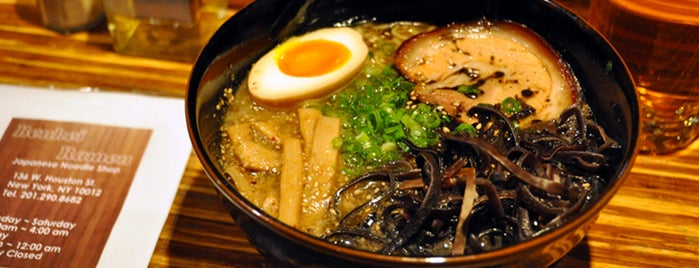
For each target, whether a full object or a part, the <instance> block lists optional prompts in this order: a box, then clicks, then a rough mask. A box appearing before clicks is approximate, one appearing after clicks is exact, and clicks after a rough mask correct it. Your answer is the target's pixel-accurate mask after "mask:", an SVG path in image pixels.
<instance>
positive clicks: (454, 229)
mask: <svg viewBox="0 0 699 268" xmlns="http://www.w3.org/2000/svg"><path fill="white" fill-rule="evenodd" d="M498 27H499V29H505V31H503V32H507V34H508V35H503V34H502V33H501V32H500V33H497V34H494V35H493V36H494V37H493V38H492V39H483V41H484V42H488V44H487V45H488V46H492V45H498V42H500V43H504V44H505V45H506V46H509V48H507V49H506V50H507V51H510V52H511V54H507V55H504V56H503V58H506V57H511V56H516V55H524V56H526V57H528V60H529V61H530V62H527V63H526V64H521V65H520V66H516V67H517V68H527V67H528V68H534V67H532V66H534V65H536V66H537V67H536V68H542V69H541V70H548V72H549V73H551V75H548V74H542V73H537V72H539V70H534V71H528V70H513V69H511V68H514V67H512V66H510V65H507V66H505V65H504V64H510V63H507V62H505V63H503V60H502V59H500V58H498V57H499V56H500V55H499V54H498V55H495V54H493V55H495V56H493V55H481V58H483V57H484V58H483V60H482V61H485V62H490V64H491V65H488V66H485V65H483V64H482V62H478V61H477V60H474V61H468V60H467V59H466V56H473V57H470V58H469V59H473V58H477V57H475V54H477V53H486V52H484V51H481V50H474V51H471V50H469V49H470V48H472V47H474V46H479V45H478V41H479V40H478V38H480V37H477V38H472V39H469V40H466V41H467V42H464V43H463V44H461V43H457V42H456V41H454V42H453V43H452V41H453V40H462V39H463V38H469V37H464V36H459V35H462V34H464V32H469V31H471V32H470V34H473V35H474V36H486V35H487V33H486V32H482V31H490V30H491V28H492V29H495V28H498ZM518 27H519V28H521V29H519V28H518ZM352 28H353V29H355V30H356V31H358V32H359V33H361V34H362V37H363V40H364V42H365V43H366V44H367V47H368V48H369V56H368V58H367V59H366V61H365V63H364V66H363V68H362V70H361V71H360V72H359V74H357V75H356V76H355V77H354V78H353V79H352V81H351V82H349V83H348V84H346V85H345V86H343V87H341V88H338V89H337V90H335V91H334V92H332V93H330V94H329V95H327V96H322V97H318V98H313V99H308V100H304V101H301V102H299V103H297V104H296V105H292V106H284V107H269V106H268V105H261V104H259V103H257V102H256V101H255V100H254V98H253V97H251V95H250V92H249V91H248V90H247V86H246V83H237V84H236V85H235V87H237V88H235V89H233V88H227V89H225V91H224V97H223V99H224V100H225V104H226V105H225V109H223V111H225V114H224V117H223V126H222V127H221V130H222V131H221V135H222V141H223V142H222V144H221V153H222V154H221V164H222V166H223V167H224V169H225V172H226V174H227V175H228V176H229V178H230V179H231V180H233V182H234V183H235V186H236V188H237V190H238V191H240V193H241V194H242V195H243V196H245V197H246V198H247V199H248V200H249V201H250V202H252V203H253V204H254V205H256V206H258V207H259V208H261V209H262V210H264V211H265V212H266V213H268V214H269V215H272V216H274V217H277V218H279V219H280V220H281V221H282V222H284V223H286V224H288V225H290V226H293V227H295V228H298V229H299V230H301V231H303V232H306V233H309V234H311V235H313V236H317V237H320V238H322V239H325V240H327V241H329V242H332V243H336V244H340V245H343V246H348V247H355V248H359V249H363V250H368V251H373V252H379V253H383V254H389V255H409V256H448V255H463V254H476V253H479V252H484V251H490V250H495V249H498V248H502V247H506V246H508V245H511V244H515V243H517V242H519V241H524V240H527V239H530V238H531V237H534V236H536V235H539V234H541V233H544V232H546V231H547V230H550V229H551V228H555V227H557V226H559V225H560V224H562V222H564V221H565V220H567V219H568V218H570V217H571V216H572V215H575V213H576V212H577V211H580V210H581V209H582V208H583V207H584V206H585V204H586V202H587V201H588V200H591V199H593V198H594V196H595V195H596V194H597V192H599V191H600V189H602V188H603V187H604V182H603V179H602V178H601V177H600V176H601V175H600V174H601V172H602V170H603V169H604V167H605V165H606V160H605V157H604V154H605V153H606V152H607V151H609V150H615V149H617V148H618V144H616V143H615V142H614V141H613V140H612V139H611V138H609V137H607V136H606V134H605V133H604V131H603V130H602V129H601V128H600V127H598V126H597V125H596V124H595V123H594V122H593V121H592V120H591V119H590V118H591V114H590V111H589V109H588V108H587V106H586V105H584V103H582V101H583V100H582V99H581V98H580V97H579V94H578V93H579V92H578V91H579V88H578V87H579V86H578V85H577V83H576V82H575V79H574V77H573V76H572V73H570V71H569V69H568V67H567V66H566V65H564V64H563V63H561V62H562V61H560V60H559V58H558V57H557V54H556V53H555V52H553V51H552V50H551V49H550V48H549V47H548V46H547V45H546V44H545V42H543V41H542V40H540V39H536V38H538V37H535V34H533V33H531V32H530V31H528V30H526V29H524V28H523V27H522V26H519V25H516V24H513V23H503V22H491V21H486V20H482V21H478V22H474V23H471V24H462V25H457V26H454V25H451V26H445V27H438V26H436V25H429V24H425V23H412V22H411V23H407V22H401V23H391V24H373V23H363V24H359V25H355V26H352ZM513 29H516V30H513ZM479 31H480V32H479ZM519 33H523V34H524V35H525V37H521V36H519V37H518V36H515V37H512V36H509V35H510V34H514V35H517V34H519ZM533 36H534V37H533ZM430 38H432V39H430ZM527 38H529V40H535V42H529V43H527V42H528V41H526V40H527ZM445 40H446V41H445ZM521 40H525V41H521ZM406 41H407V42H406ZM496 41H497V42H496ZM440 43H441V44H440ZM445 44H446V45H454V46H455V48H454V49H451V50H450V53H451V52H453V51H459V53H460V54H458V55H448V57H452V58H451V59H441V60H444V61H443V62H438V61H439V60H440V59H436V58H429V57H430V56H426V55H431V54H429V53H427V54H421V51H425V50H430V49H434V50H439V49H440V48H441V47H443V46H445ZM437 46H439V47H437ZM513 51H515V52H513ZM526 51H534V52H535V53H544V54H548V55H546V56H541V57H538V56H537V57H535V56H536V55H534V56H532V55H530V54H527V53H526ZM438 52H439V51H438ZM430 53H431V52H430ZM440 53H441V52H440ZM401 57H402V58H401ZM545 57H549V58H548V59H546V58H545ZM455 58H459V59H457V60H455ZM542 58H544V59H542ZM397 59H398V60H397ZM457 61H460V63H459V64H460V66H461V65H463V66H467V67H463V68H462V69H460V70H456V71H453V72H450V73H447V74H441V73H439V72H440V71H442V70H444V69H445V68H446V69H449V68H452V67H454V66H455V65H456V64H455V63H454V62H457ZM435 62H436V63H435ZM497 62H500V63H501V65H498V64H497ZM512 62H515V61H512ZM552 62H553V63H552ZM430 63H435V64H437V65H435V66H430V65H429V64H430ZM440 64H442V65H445V66H446V67H445V66H442V65H440ZM450 64H451V65H452V66H451V67H450V66H449V65H450ZM498 66H500V67H498ZM416 68H417V69H420V68H422V69H420V70H419V71H415V70H416ZM498 68H500V69H498ZM551 68H556V69H557V70H556V71H552V70H550V69H551ZM430 72H436V73H430ZM527 72H529V73H527ZM513 73H514V74H515V76H511V75H512V74H513ZM521 73H523V74H525V75H526V76H516V74H521ZM479 74H480V75H482V76H479ZM530 76H541V77H545V78H544V80H545V81H543V82H542V81H536V82H532V83H531V84H527V83H529V81H524V80H529V78H530ZM434 77H438V78H434ZM512 77H514V78H512ZM508 78H511V79H508ZM457 80H458V81H459V82H454V81H457ZM552 81H553V82H552ZM534 84H535V85H534ZM385 86H388V87H395V89H394V90H390V91H380V90H383V89H381V88H382V87H385ZM537 87H539V88H537ZM543 87H549V88H548V89H544V88H543ZM375 88H376V89H375ZM510 88H511V89H510ZM507 89H510V90H509V91H508V90H507ZM363 90H364V91H363ZM498 90H500V91H502V92H503V93H502V94H501V96H498V95H497V94H494V93H492V92H493V91H498ZM486 91H487V92H486ZM549 91H550V92H549ZM366 92H369V93H366ZM363 94H369V95H366V96H365V95H363ZM371 94H375V95H371ZM392 94H396V95H395V96H393V95H392ZM545 94H546V95H545ZM548 94H550V95H548ZM456 95H458V98H452V96H456ZM544 95H545V96H544ZM481 96H485V97H482V98H481ZM536 96H543V97H541V98H536ZM389 97H390V98H391V100H380V101H386V102H394V103H398V104H397V105H396V106H392V107H388V108H386V109H384V110H376V111H371V115H369V116H368V117H367V118H368V119H366V120H365V121H361V122H350V121H352V120H357V118H356V117H359V116H352V115H351V114H348V112H347V111H346V110H344V109H346V108H347V107H346V106H348V104H347V103H352V104H353V105H360V104H361V103H362V102H367V103H371V102H370V100H375V99H377V98H389ZM445 99H447V100H449V102H446V101H445ZM552 99H554V101H552ZM460 100H464V101H463V103H456V102H455V101H460ZM556 100H560V102H561V103H560V104H559V105H561V107H553V108H551V107H549V106H552V105H553V104H550V102H556ZM528 101H529V103H528ZM537 101H543V102H545V103H534V102H537ZM466 102H468V103H473V104H468V105H467V104H466ZM368 105H379V106H380V105H381V104H368ZM571 107H572V108H571ZM353 109H358V108H353ZM363 109H366V107H364V108H363ZM350 110H351V109H350ZM537 110H545V111H546V112H545V113H546V114H545V115H543V116H540V114H541V113H537ZM551 113H555V114H551ZM394 117H397V119H395V120H394V119H391V118H394ZM430 122H438V123H437V125H430V124H429V123H430ZM391 123H397V124H398V126H399V127H398V129H396V127H395V126H394V125H390V124H391ZM415 124H417V126H418V127H417V128H418V129H415V128H416V127H415ZM380 125H386V126H387V127H386V130H382V131H385V132H386V133H390V135H389V134H386V133H384V134H380V135H379V136H381V137H382V139H385V140H382V141H381V142H380V144H379V145H377V147H378V149H377V151H376V152H374V151H372V150H373V149H371V148H370V143H371V142H372V141H375V140H377V139H379V138H376V137H379V136H366V137H365V136H364V135H369V134H372V135H373V133H371V132H372V131H373V130H375V129H379V126H380ZM350 128H355V129H350ZM356 128H360V129H361V130H357V129H356ZM364 128H367V129H368V130H367V129H364ZM367 133H368V134H367ZM581 133H582V134H583V135H580V134H581ZM420 135H423V136H420ZM418 137H420V138H418ZM363 139H365V140H363ZM356 141H364V142H365V143H357V144H359V145H356V144H354V143H353V142H356ZM572 143H574V144H572ZM357 146H359V149H357V148H356V147H357ZM362 146H366V148H362ZM383 153H386V154H385V155H383ZM380 154H381V155H380ZM363 157H367V158H370V159H360V158H363Z"/></svg>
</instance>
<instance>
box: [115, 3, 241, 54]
mask: <svg viewBox="0 0 699 268" xmlns="http://www.w3.org/2000/svg"><path fill="white" fill-rule="evenodd" d="M227 4H228V3H227V0H104V6H105V12H106V14H107V22H108V25H107V27H108V28H109V31H110V34H111V35H112V37H113V38H114V50H115V51H117V52H119V53H123V54H130V55H136V56H144V57H152V58H162V59H170V60H178V61H186V62H193V61H194V60H195V58H196V56H197V55H198V54H199V50H201V48H202V47H203V46H204V45H205V44H206V42H207V41H208V40H209V38H210V37H211V35H212V34H213V33H214V32H215V31H216V29H218V27H219V26H220V25H221V24H222V23H223V22H224V21H225V20H226V19H227V18H228V17H229V16H230V15H232V12H229V10H228V9H227Z"/></svg>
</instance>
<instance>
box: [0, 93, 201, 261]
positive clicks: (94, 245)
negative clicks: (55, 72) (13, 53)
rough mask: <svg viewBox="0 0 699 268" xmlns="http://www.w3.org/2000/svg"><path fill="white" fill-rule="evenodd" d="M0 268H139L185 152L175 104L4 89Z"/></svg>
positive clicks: (180, 106)
mask: <svg viewBox="0 0 699 268" xmlns="http://www.w3.org/2000/svg"><path fill="white" fill-rule="evenodd" d="M0 133H2V138H1V139H0V267H96V266H97V267H139V266H140V267H145V266H147V264H148V261H149V260H150V257H151V254H152V252H153V249H154V247H155V244H156V242H157V239H158V236H159V234H160V231H161V229H162V226H163V224H164V222H165V219H166V218H167V215H168V212H169V209H170V206H171V204H172V201H173V199H174V195H175V193H176V191H177V187H178V185H179V182H180V178H181V177H182V173H183V170H184V167H185V165H186V162H187V159H188V157H189V154H190V151H191V147H190V143H189V140H188V138H187V130H186V126H185V119H184V103H183V100H181V99H174V98H164V97H151V96H143V95H136V94H124V93H106V92H95V91H90V92H82V91H79V90H76V91H66V90H48V89H38V88H28V87H20V86H9V85H0Z"/></svg>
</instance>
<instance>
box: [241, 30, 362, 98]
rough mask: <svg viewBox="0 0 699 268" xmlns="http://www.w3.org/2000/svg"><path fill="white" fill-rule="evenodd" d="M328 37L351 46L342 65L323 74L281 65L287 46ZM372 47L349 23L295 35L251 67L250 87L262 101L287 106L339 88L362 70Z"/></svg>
mask: <svg viewBox="0 0 699 268" xmlns="http://www.w3.org/2000/svg"><path fill="white" fill-rule="evenodd" d="M319 39H321V40H328V41H334V42H337V43H340V44H342V45H344V46H345V47H347V49H349V51H350V53H351V55H350V58H349V60H347V62H345V64H343V65H342V66H340V67H339V68H336V69H335V70H333V71H330V72H328V73H325V74H323V75H319V76H313V77H299V76H292V75H288V74H285V73H284V72H282V71H281V70H280V69H279V65H278V64H277V59H278V57H279V53H283V52H284V49H283V47H284V46H288V45H293V44H294V43H299V42H305V41H311V40H319ZM368 51H369V49H368V48H367V45H366V44H365V43H364V41H363V39H362V35H361V34H360V33H359V32H357V31H355V30H353V29H351V28H347V27H339V28H323V29H319V30H316V31H313V32H309V33H306V34H304V35H301V36H297V37H292V38H290V39H288V40H286V41H285V42H283V43H282V44H281V45H280V46H277V47H275V48H274V49H272V50H271V51H269V52H268V53H267V54H265V55H264V56H262V58H260V59H259V60H258V61H257V62H256V63H255V64H254V65H253V66H252V69H251V70H250V74H249V76H248V89H249V91H250V94H251V95H252V97H253V98H254V99H255V100H256V101H258V102H259V103H261V104H266V105H272V106H284V105H289V104H293V103H296V102H298V101H301V100H304V99H309V98H315V97H320V96H323V95H326V94H327V93H329V92H331V91H333V90H336V89H338V88H340V87H342V86H343V85H345V84H346V83H348V82H349V81H350V80H352V78H353V77H354V76H355V75H356V74H357V73H358V72H359V71H360V70H361V67H362V66H363V64H364V61H365V60H366V58H367V55H368Z"/></svg>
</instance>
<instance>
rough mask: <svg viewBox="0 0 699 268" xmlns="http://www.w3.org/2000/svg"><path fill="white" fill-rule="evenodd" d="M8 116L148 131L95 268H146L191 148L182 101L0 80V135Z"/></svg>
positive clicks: (9, 119)
mask: <svg viewBox="0 0 699 268" xmlns="http://www.w3.org/2000/svg"><path fill="white" fill-rule="evenodd" d="M13 118H27V119H40V120H52V121H69V122H78V123H91V124H100V125H109V126H117V127H129V128H145V129H151V130H152V134H151V137H150V140H149V142H148V145H147V147H146V149H145V151H144V154H143V158H142V160H141V163H140V165H139V166H138V169H137V170H136V173H135V176H134V178H133V181H132V184H131V186H130V189H129V191H128V194H127V196H126V199H125V201H124V204H123V207H122V209H121V212H120V214H119V215H118V217H117V219H116V222H115V224H114V227H113V228H112V231H111V234H110V236H109V238H108V240H107V242H106V245H105V247H104V250H103V253H102V255H101V257H100V259H99V262H98V267H146V266H147V265H148V263H149V260H150V258H151V255H152V253H153V250H154V247H155V245H156V243H157V240H158V237H159V234H160V232H161V229H162V227H163V225H164V223H165V220H166V218H167V216H168V213H169V210H170V207H171V205H172V202H173V199H174V197H175V194H176V191H177V188H178V185H179V183H180V180H181V178H182V174H183V171H184V168H185V166H186V163H187V160H188V158H189V155H190V152H191V143H190V142H189V139H188V136H187V129H186V123H185V117H184V100H182V99H176V98H167V97H153V96H144V95H137V94H127V93H108V92H94V91H91V92H81V91H80V90H52V89H42V88H29V87H23V86H14V85H2V84H0V134H1V133H4V131H5V130H6V129H7V127H8V125H9V123H10V122H11V120H12V119H13ZM0 136H1V135H0ZM0 149H2V148H0ZM0 206H2V204H0ZM85 250H90V249H85Z"/></svg>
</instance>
